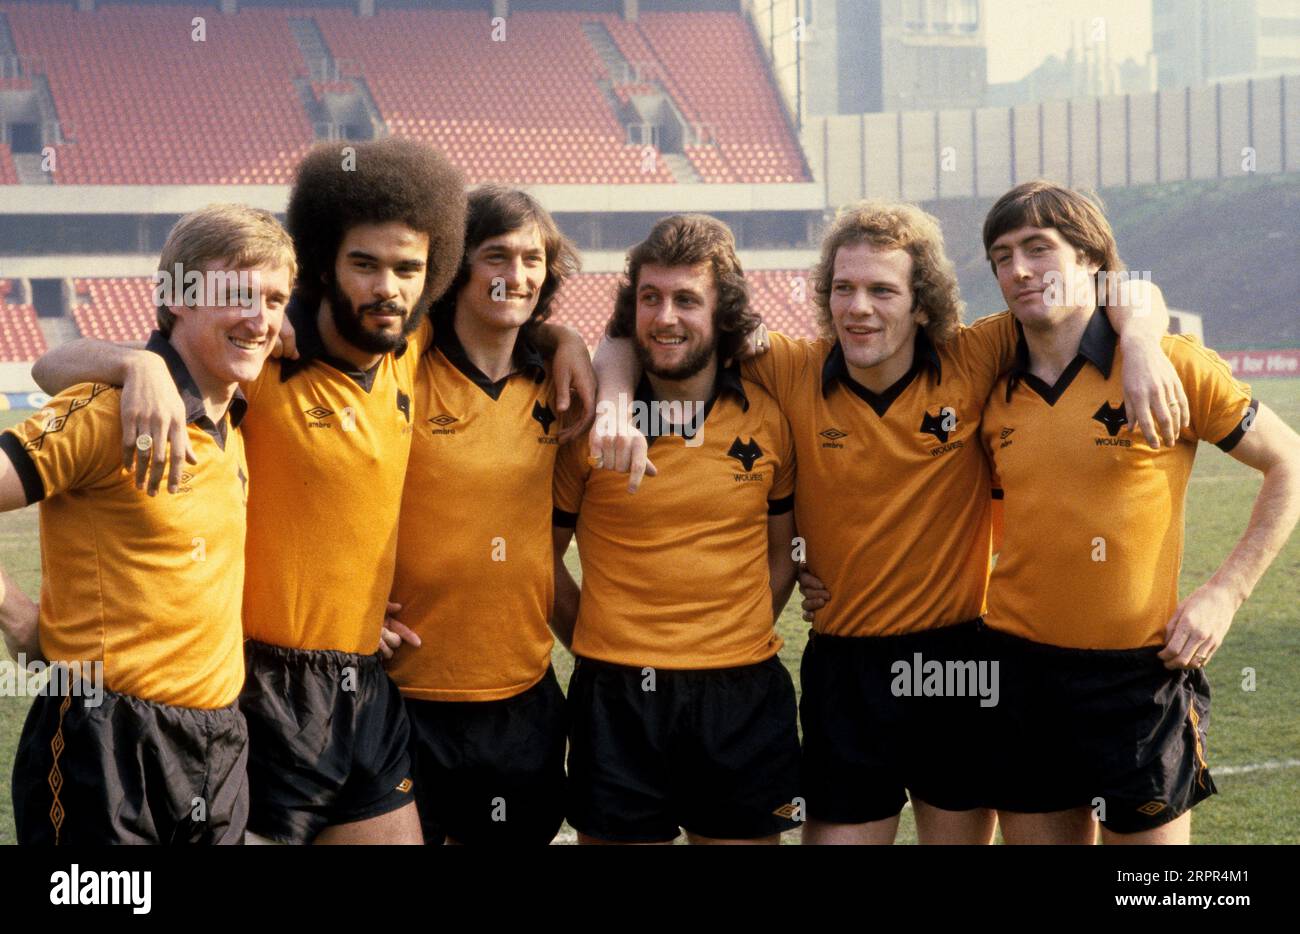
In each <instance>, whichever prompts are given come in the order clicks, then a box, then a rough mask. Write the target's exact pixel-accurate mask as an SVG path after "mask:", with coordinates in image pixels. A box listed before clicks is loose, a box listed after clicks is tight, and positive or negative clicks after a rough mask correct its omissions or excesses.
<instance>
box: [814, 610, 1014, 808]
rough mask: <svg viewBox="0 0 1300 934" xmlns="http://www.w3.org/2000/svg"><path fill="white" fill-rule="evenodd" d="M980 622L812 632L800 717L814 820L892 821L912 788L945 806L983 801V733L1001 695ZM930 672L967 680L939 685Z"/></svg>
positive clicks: (947, 679)
mask: <svg viewBox="0 0 1300 934" xmlns="http://www.w3.org/2000/svg"><path fill="white" fill-rule="evenodd" d="M978 626H979V620H971V621H968V622H965V623H959V624H956V625H952V626H942V627H938V628H935V629H927V630H924V631H921V632H915V633H907V634H904V635H899V636H825V635H819V634H817V633H815V632H812V633H809V635H808V645H807V647H806V648H805V649H804V654H803V660H802V662H801V663H800V685H801V686H802V689H803V695H802V697H801V698H800V702H799V721H800V724H801V725H802V726H803V779H804V785H803V787H804V795H805V797H806V798H807V803H808V816H809V817H810V818H813V819H815V820H820V821H828V822H831V823H837V824H864V823H868V822H871V821H878V820H885V819H886V818H890V817H893V816H894V815H896V814H898V813H899V812H900V811H901V810H902V809H903V805H904V804H905V803H906V802H907V799H908V792H909V791H910V792H911V794H912V795H913V796H915V797H917V798H920V799H921V800H922V801H925V802H926V803H927V804H932V805H934V806H936V807H940V808H944V809H945V810H950V811H965V810H969V809H971V808H976V807H980V806H982V801H983V797H984V792H983V788H982V781H983V777H984V776H983V774H982V771H981V769H980V768H979V767H978V765H977V764H976V763H977V757H978V753H979V741H978V729H979V727H980V725H981V723H982V722H983V721H984V720H986V719H987V717H988V714H989V710H990V706H989V705H990V703H992V702H996V700H997V697H996V693H995V692H996V684H995V683H993V681H992V677H991V675H992V672H990V671H989V670H988V669H987V668H985V669H980V668H979V666H978V654H977V653H978V648H979V646H978V640H977V634H978ZM927 666H928V667H927ZM936 666H937V667H936ZM931 671H939V672H941V673H946V672H949V671H952V672H955V673H959V674H960V675H961V677H960V679H957V678H955V677H952V676H947V675H946V674H945V676H944V678H943V679H941V680H940V681H937V682H936V681H935V680H934V679H933V678H931V677H929V673H930V672H931ZM981 679H982V680H981ZM982 689H983V691H984V693H983V694H981V690H982Z"/></svg>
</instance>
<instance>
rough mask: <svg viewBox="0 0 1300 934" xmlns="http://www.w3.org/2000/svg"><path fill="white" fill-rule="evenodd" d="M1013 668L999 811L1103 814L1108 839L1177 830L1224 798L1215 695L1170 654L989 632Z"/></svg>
mask: <svg viewBox="0 0 1300 934" xmlns="http://www.w3.org/2000/svg"><path fill="white" fill-rule="evenodd" d="M985 639H986V641H987V643H988V647H987V649H986V651H987V652H988V654H989V656H990V657H996V658H999V659H1000V660H1001V662H1002V692H1003V697H1002V704H1001V705H1000V706H999V708H998V716H997V718H996V723H997V726H996V728H995V729H994V730H993V731H992V732H991V736H990V747H989V755H988V762H989V764H990V779H991V781H990V789H991V792H992V794H991V797H990V803H991V804H992V805H993V806H995V807H997V808H998V809H999V810H1005V811H1016V812H1024V813H1043V812H1047V811H1062V810H1066V809H1068V808H1076V807H1089V808H1093V809H1094V810H1095V812H1096V814H1097V817H1098V819H1099V820H1100V821H1101V822H1102V824H1104V825H1105V827H1106V828H1107V829H1108V830H1112V831H1115V832H1116V833H1136V832H1138V831H1143V830H1150V829H1152V828H1155V827H1159V826H1160V825H1162V824H1165V823H1168V822H1169V821H1171V820H1173V819H1174V818H1176V817H1178V816H1179V815H1181V814H1183V813H1184V812H1185V811H1187V810H1189V809H1190V808H1192V807H1193V806H1194V805H1196V804H1197V803H1199V802H1201V801H1203V800H1205V799H1206V798H1208V797H1209V796H1210V795H1212V794H1214V793H1215V792H1216V790H1217V789H1216V788H1215V787H1214V779H1213V778H1211V776H1210V771H1209V766H1208V765H1207V763H1206V751H1205V750H1206V734H1207V728H1208V726H1209V720H1210V685H1209V682H1208V681H1207V680H1206V677H1205V672H1204V671H1201V670H1199V669H1184V670H1178V671H1170V670H1168V669H1166V668H1165V667H1164V665H1163V664H1162V663H1161V661H1160V659H1159V658H1158V657H1157V653H1158V652H1159V651H1160V649H1159V648H1158V647H1150V648H1143V649H1131V650H1093V649H1065V648H1059V647H1057V646H1051V645H1043V644H1041V643H1037V642H1030V641H1028V640H1026V639H1021V638H1018V637H1016V636H1011V635H1007V634H1005V633H999V632H995V631H993V630H987V631H986V633H985Z"/></svg>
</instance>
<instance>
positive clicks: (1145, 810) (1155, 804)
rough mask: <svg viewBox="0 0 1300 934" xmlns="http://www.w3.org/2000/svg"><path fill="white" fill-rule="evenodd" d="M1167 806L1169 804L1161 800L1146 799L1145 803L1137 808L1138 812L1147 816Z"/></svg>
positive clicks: (1157, 812)
mask: <svg viewBox="0 0 1300 934" xmlns="http://www.w3.org/2000/svg"><path fill="white" fill-rule="evenodd" d="M1168 806H1169V805H1167V804H1165V803H1164V802H1163V801H1148V802H1147V803H1146V804H1144V805H1142V806H1141V807H1140V808H1138V813H1139V814H1145V815H1147V816H1148V817H1153V816H1155V815H1156V814H1159V813H1160V812H1161V811H1163V810H1164V809H1165V808H1166V807H1168Z"/></svg>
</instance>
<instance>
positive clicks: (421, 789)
mask: <svg viewBox="0 0 1300 934" xmlns="http://www.w3.org/2000/svg"><path fill="white" fill-rule="evenodd" d="M406 713H407V716H408V718H409V719H410V721H411V758H412V760H413V761H414V763H415V800H416V803H417V804H418V805H419V806H420V824H421V826H422V827H423V828H424V842H425V843H439V842H441V841H442V840H443V838H445V837H450V838H451V839H452V840H454V841H456V842H457V843H464V844H470V845H473V844H497V845H515V844H545V843H550V842H551V840H552V839H554V837H555V833H556V831H557V830H559V829H560V824H561V823H562V822H563V821H564V744H565V739H566V733H567V726H568V724H567V721H566V719H565V709H564V692H563V691H562V690H560V683H559V682H558V681H557V680H556V679H555V672H554V671H553V670H550V669H548V670H547V672H546V675H545V677H543V678H542V680H541V681H539V682H537V684H535V685H533V686H532V687H530V688H529V689H528V690H526V691H524V692H522V693H520V694H516V695H515V696H514V697H507V698H504V699H502V700H490V701H424V700H414V699H413V698H410V697H408V698H406Z"/></svg>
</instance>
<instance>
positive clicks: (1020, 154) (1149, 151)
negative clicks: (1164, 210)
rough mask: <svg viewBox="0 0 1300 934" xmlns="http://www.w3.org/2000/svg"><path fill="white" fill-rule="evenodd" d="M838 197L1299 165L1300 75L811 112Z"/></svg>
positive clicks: (815, 143)
mask: <svg viewBox="0 0 1300 934" xmlns="http://www.w3.org/2000/svg"><path fill="white" fill-rule="evenodd" d="M803 143H804V149H805V152H806V153H807V155H808V159H809V162H810V164H811V165H812V169H813V173H814V176H815V177H816V179H817V181H818V182H819V183H820V184H821V186H822V190H823V191H824V192H825V197H826V203H827V204H828V205H837V204H843V203H844V202H846V201H851V200H854V199H857V198H864V197H866V198H886V199H897V198H902V199H905V200H909V201H929V200H934V199H940V198H968V197H971V196H977V197H990V196H995V195H998V194H1001V193H1002V192H1003V191H1005V190H1006V189H1007V188H1008V187H1010V186H1011V185H1012V184H1017V183H1019V182H1022V181H1027V180H1028V179H1032V178H1040V177H1046V178H1051V179H1055V180H1057V181H1059V182H1062V183H1064V184H1067V185H1071V186H1075V187H1083V188H1122V187H1128V186H1131V185H1149V184H1153V183H1160V182H1173V181H1183V180H1187V179H1213V178H1232V177H1236V176H1242V175H1249V174H1261V173H1262V174H1276V173H1279V172H1287V171H1291V172H1294V171H1297V170H1300V75H1285V76H1281V77H1276V78H1262V79H1255V80H1248V81H1236V82H1224V83H1221V84H1215V85H1209V86H1206V87H1200V88H1184V89H1177V90H1165V91H1158V92H1151V93H1147V94H1130V95H1120V96H1111V97H1088V98H1078V99H1074V100H1062V101H1044V102H1043V103H1040V104H1022V105H1017V106H1015V107H984V108H978V109H974V110H944V111H938V112H936V111H911V112H905V113H889V114H839V115H831V116H825V117H813V118H810V119H809V120H808V121H807V123H806V125H805V129H804V133H803Z"/></svg>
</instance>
